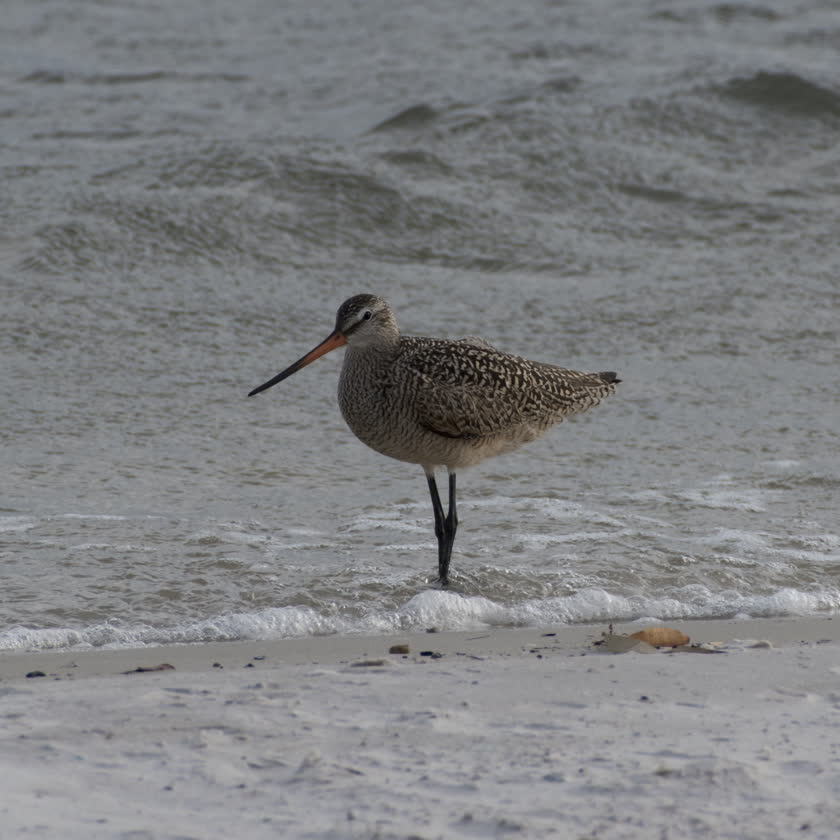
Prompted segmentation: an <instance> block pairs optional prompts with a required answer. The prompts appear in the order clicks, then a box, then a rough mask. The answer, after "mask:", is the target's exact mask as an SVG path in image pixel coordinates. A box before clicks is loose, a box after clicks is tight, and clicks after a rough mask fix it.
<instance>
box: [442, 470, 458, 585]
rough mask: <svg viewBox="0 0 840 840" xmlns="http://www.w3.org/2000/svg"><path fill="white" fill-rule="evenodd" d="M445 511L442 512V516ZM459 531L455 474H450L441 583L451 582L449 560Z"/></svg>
mask: <svg viewBox="0 0 840 840" xmlns="http://www.w3.org/2000/svg"><path fill="white" fill-rule="evenodd" d="M442 513H443V510H441V514H442ZM457 530H458V511H457V510H456V508H455V473H454V472H451V473H449V513H447V515H446V519H444V520H443V535H444V537H445V540H446V542H445V547H444V548H443V549H442V550H441V551H440V557H439V560H438V572H439V574H440V580H441V583H443V584H444V585H446V584H447V583H448V582H449V560H450V558H451V557H452V546H453V545H454V544H455V532H456V531H457Z"/></svg>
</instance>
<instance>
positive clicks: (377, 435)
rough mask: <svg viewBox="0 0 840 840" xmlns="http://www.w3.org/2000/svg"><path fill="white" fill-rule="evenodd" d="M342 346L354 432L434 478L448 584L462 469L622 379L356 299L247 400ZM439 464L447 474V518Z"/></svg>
mask: <svg viewBox="0 0 840 840" xmlns="http://www.w3.org/2000/svg"><path fill="white" fill-rule="evenodd" d="M343 345H347V350H346V352H345V355H344V363H343V365H342V368H341V376H340V378H339V381H338V404H339V406H340V407H341V413H342V414H343V415H344V419H345V421H346V422H347V425H348V426H349V427H350V430H351V431H352V432H353V433H354V434H355V435H356V437H357V438H359V440H361V441H362V442H363V443H365V444H367V445H368V446H369V447H371V449H375V450H376V451H377V452H380V453H382V454H383V455H388V456H389V457H391V458H396V459H397V460H399V461H407V462H408V463H411V464H419V465H420V466H421V467H422V468H423V472H424V473H425V474H426V480H427V481H428V484H429V492H430V493H431V496H432V507H433V509H434V516H435V535H436V536H437V540H438V576H439V581H440V584H441V585H442V586H446V585H447V584H448V582H449V563H450V559H451V556H452V544H453V542H454V541H455V531H456V530H457V528H458V514H457V512H456V506H455V474H456V471H457V470H458V469H459V468H461V467H469V466H472V465H473V464H477V463H478V462H479V461H483V460H484V459H485V458H490V457H492V456H494V455H501V454H503V453H505V452H512V451H513V450H514V449H517V448H518V447H520V446H521V445H522V444H523V443H528V442H530V441H532V440H535V439H536V438H538V437H539V436H540V435H542V434H543V433H544V432H546V431H548V429H549V428H550V427H551V426H553V425H554V424H555V423H557V422H559V421H561V420H562V419H563V418H564V417H568V416H569V415H570V414H579V413H580V412H582V411H586V409H588V408H591V407H592V406H594V405H597V404H598V403H599V402H600V401H601V399H602V398H603V397H605V396H607V395H608V394H612V393H613V392H614V391H615V386H616V384H617V383H618V382H620V381H621V380H620V379H618V378H617V376H616V374H615V373H613V372H612V371H605V372H603V373H579V372H578V371H574V370H567V369H566V368H561V367H555V366H554V365H549V364H543V363H541V362H532V361H529V360H528V359H523V358H520V357H519V356H512V355H509V354H507V353H502V352H501V351H499V350H497V349H496V348H495V347H493V346H491V345H490V344H488V343H487V342H486V341H484V340H483V339H480V338H473V337H470V338H465V339H461V340H460V341H451V340H447V339H442V338H418V337H415V336H406V335H400V331H399V328H398V327H397V321H396V318H395V317H394V313H393V312H392V311H391V307H390V306H389V305H388V303H387V302H386V301H384V300H383V299H382V298H380V297H376V296H375V295H355V296H354V297H351V298H349V299H348V300H346V301H344V303H342V304H341V306H340V307H339V309H338V314H337V315H336V319H335V329H334V330H333V331H332V332H331V333H330V334H329V335H328V336H327V338H325V339H324V341H322V342H321V343H320V344H319V345H318V346H317V347H315V348H313V349H312V350H310V351H309V352H308V353H307V354H306V355H305V356H302V357H301V358H300V359H298V360H297V361H296V362H294V363H293V364H291V365H289V367H287V368H286V369H285V370H284V371H282V372H281V373H278V374H277V376H275V377H273V378H272V379H269V380H268V382H264V383H263V384H262V385H260V386H259V387H257V388H254V390H253V391H251V392H250V393H249V394H248V396H249V397H252V396H254V395H255V394H259V393H260V392H261V391H265V390H266V388H270V387H271V386H272V385H276V384H277V383H278V382H281V381H282V380H284V379H286V377H288V376H291V375H292V374H293V373H295V372H297V371H299V370H300V369H301V368H302V367H305V366H306V365H308V364H309V363H310V362H314V361H315V359H317V358H319V357H320V356H323V355H324V354H325V353H329V352H330V351H331V350H335V349H336V348H337V347H342V346H343ZM438 467H446V469H447V471H448V474H449V508H448V511H447V514H446V516H444V513H443V505H442V504H441V500H440V494H439V493H438V488H437V482H436V481H435V469H436V468H438Z"/></svg>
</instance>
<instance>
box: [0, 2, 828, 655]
mask: <svg viewBox="0 0 840 840" xmlns="http://www.w3.org/2000/svg"><path fill="white" fill-rule="evenodd" d="M838 49H840V11H838V10H837V8H836V5H835V4H833V3H826V2H821V0H802V2H800V3H797V4H794V5H792V4H790V3H788V2H782V0H775V1H770V0H768V1H767V2H758V3H743V4H742V3H713V2H700V0H689V2H680V3H674V2H671V3H667V2H653V0H648V1H647V2H645V1H644V0H624V2H606V0H602V2H597V0H596V1H595V2H593V0H570V2H564V3H556V2H525V3H523V2H521V0H520V1H519V2H515V3H514V2H507V1H506V0H495V2H490V3H458V4H447V3H439V2H422V0H421V2H412V3H397V4H394V3H390V4H352V5H348V4H345V3H339V2H335V0H333V2H315V3H312V2H306V3H303V2H297V3H294V2H293V3H288V4H281V5H280V6H278V5H277V4H275V3H270V2H266V0H243V2H240V3H238V4H233V5H231V4H230V3H221V2H218V3H213V2H209V3H208V2H204V0H202V1H201V2H199V0H173V2H171V3H167V4H137V3H128V2H115V3H108V4H101V3H94V2H88V3H76V4H67V3H64V2H59V0H52V2H50V0H46V1H45V2H41V3H30V2H28V0H10V2H8V3H6V4H5V5H4V25H3V27H2V28H0V55H2V59H0V73H2V106H0V128H2V130H1V131H0V166H2V176H3V180H2V183H3V201H2V202H0V290H1V291H2V304H1V305H0V391H1V392H2V402H0V649H12V650H14V649H33V648H34V649H38V648H72V647H77V646H78V647H88V646H126V645H138V644H153V643H164V642H170V641H179V642H197V641H204V640H222V639H255V638H272V637H287V636H301V635H308V634H329V633H360V632H365V633H392V632H395V631H400V630H405V629H421V628H426V627H432V626H434V627H437V628H439V629H457V628H478V627H483V626H487V625H515V626H516V625H518V626H521V625H534V626H542V625H551V624H556V623H563V622H569V623H580V622H596V623H606V622H609V621H632V620H637V619H647V618H660V619H664V620H678V619H680V618H683V617H693V618H694V617H710V618H711V617H722V616H734V615H739V616H787V615H832V614H836V613H837V611H838V609H840V521H838V519H839V517H838V491H840V388H838V385H837V370H838V364H840V250H838V230H840V141H838V138H840V85H838V81H837V74H836V67H837V54H838ZM359 292H372V293H375V294H380V295H382V296H384V297H386V298H387V299H388V300H389V301H390V302H391V304H392V305H393V307H394V309H395V311H396V313H397V317H398V319H399V321H400V324H401V326H402V328H403V329H404V330H405V331H406V332H408V333H412V334H424V335H435V336H447V337H461V336H464V335H481V336H483V337H484V338H486V339H487V340H489V341H491V342H492V343H493V344H495V345H496V346H498V347H500V348H502V349H504V350H507V351H509V352H513V353H517V354H519V355H523V356H527V357H530V358H535V359H539V360H541V361H547V362H553V363H556V364H560V365H563V366H566V367H572V368H577V369H583V370H616V371H618V372H619V375H620V376H621V378H622V380H623V381H622V383H621V385H620V386H619V389H618V392H617V393H616V394H615V395H614V396H612V397H610V398H609V399H607V400H605V401H604V402H603V403H602V404H601V405H599V406H598V407H596V408H595V409H593V410H591V411H590V412H589V413H587V414H585V415H583V416H581V417H579V418H576V419H574V420H572V421H569V422H565V423H563V424H561V425H559V426H558V427H557V428H556V429H554V430H553V431H552V432H551V433H550V434H548V435H547V436H546V437H544V438H543V439H541V440H540V441H537V442H535V443H533V444H531V445H529V446H527V447H524V448H522V449H521V450H519V451H518V452H516V453H514V454H511V455H508V456H504V457H502V458H498V459H494V460H492V461H490V462H485V463H484V464H482V465H480V466H478V467H476V468H473V469H471V470H466V471H462V472H460V473H459V475H458V483H459V516H460V520H461V524H460V528H459V532H458V536H457V539H456V542H455V551H454V555H453V565H452V572H453V585H452V587H451V588H450V589H449V590H446V591H441V590H440V589H439V588H437V587H436V586H435V585H434V583H433V581H434V578H435V577H436V542H435V538H434V534H433V531H432V513H431V504H430V502H429V499H428V493H427V489H426V482H425V480H424V478H423V474H422V472H421V470H420V469H419V468H416V467H412V466H411V465H406V464H401V463H397V462H395V461H389V460H388V459H385V458H383V457H382V456H379V455H377V454H376V453H374V452H372V451H370V450H367V449H366V448H365V447H364V446H363V445H362V444H361V443H359V442H358V441H356V440H355V438H354V437H353V436H352V434H351V433H350V432H349V431H348V430H347V428H346V427H345V426H344V423H343V421H342V419H341V416H340V414H339V411H338V407H337V404H336V398H335V390H336V386H337V380H338V370H339V367H340V364H341V358H340V356H341V351H339V352H337V353H334V354H331V355H329V356H327V357H325V358H323V359H321V360H319V361H318V362H317V363H316V364H314V365H312V366H310V367H308V368H306V369H305V370H304V371H301V372H299V373H298V374H296V375H295V376H294V377H292V378H291V379H289V380H287V381H285V382H283V383H282V384H281V385H278V386H277V387H275V388H274V389H272V390H271V391H268V392H267V393H265V394H263V395H260V396H259V397H257V398H254V399H250V400H249V399H247V397H246V394H247V392H248V391H249V390H250V389H251V388H253V387H254V386H256V385H258V384H260V383H261V382H263V381H264V380H266V379H267V378H269V377H270V376H271V375H273V374H274V373H276V372H277V371H279V370H281V369H282V368H283V367H285V366H286V365H287V364H288V363H290V362H291V361H293V360H294V359H296V358H298V357H299V356H300V355H302V354H303V353H304V352H305V351H307V350H308V349H310V348H311V347H312V346H314V345H315V344H316V343H317V342H319V341H320V340H321V339H322V338H324V337H325V336H326V335H327V333H328V332H329V331H330V330H331V328H332V324H333V320H334V317H335V310H336V309H337V308H338V306H339V304H340V303H341V302H342V301H343V300H344V299H345V298H347V297H349V296H350V295H352V294H356V293H359Z"/></svg>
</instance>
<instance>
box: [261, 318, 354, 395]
mask: <svg viewBox="0 0 840 840" xmlns="http://www.w3.org/2000/svg"><path fill="white" fill-rule="evenodd" d="M346 343H347V338H346V337H345V335H344V333H343V332H339V330H336V331H335V332H333V333H332V334H330V335H329V336H327V338H325V339H324V340H323V341H322V342H321V343H320V344H319V345H318V346H317V347H315V348H314V349H313V350H310V351H309V352H308V353H307V354H306V355H305V356H302V357H301V358H300V359H298V360H297V361H296V362H294V364H291V365H289V366H288V367H287V368H286V369H285V370H284V371H282V372H281V373H278V374H277V376H275V377H274V378H272V379H269V380H268V382H263V384H262V385H259V386H258V387H256V388H254V390H253V391H251V392H250V393H249V394H248V396H249V397H253V396H254V394H259V393H260V391H265V390H266V388H270V387H271V386H272V385H276V384H277V383H278V382H282V381H283V380H284V379H286V378H287V377H289V376H291V375H292V374H293V373H296V372H297V371H299V370H300V369H301V368H302V367H306V366H307V365H308V364H310V363H311V362H314V361H315V359H318V358H320V357H321V356H323V355H324V354H325V353H329V352H330V350H335V349H336V348H337V347H342V346H343V345H345V344H346Z"/></svg>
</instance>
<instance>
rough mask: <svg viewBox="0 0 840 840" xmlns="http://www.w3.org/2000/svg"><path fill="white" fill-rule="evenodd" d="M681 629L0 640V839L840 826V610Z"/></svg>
mask: <svg viewBox="0 0 840 840" xmlns="http://www.w3.org/2000/svg"><path fill="white" fill-rule="evenodd" d="M673 626H676V627H678V628H679V629H680V630H682V631H683V632H685V633H687V634H689V635H690V636H691V638H692V643H716V645H715V647H714V648H713V649H717V650H719V651H721V652H719V653H700V652H689V651H684V652H667V651H665V650H657V651H655V652H652V653H648V654H642V653H638V652H629V653H625V654H616V653H610V652H605V651H604V650H603V648H602V647H596V646H594V644H593V643H594V642H595V641H596V640H598V639H599V637H600V636H601V633H602V631H603V630H604V629H605V628H602V627H594V626H586V627H581V626H576V627H558V628H555V629H553V630H552V629H545V628H542V629H505V628H499V629H492V630H486V631H476V632H473V633H469V632H466V633H426V634H415V635H407V636H404V637H382V636H378V637H321V638H307V639H294V640H285V641H273V642H253V643H247V642H237V643H230V644H209V645H193V646H181V647H156V648H143V649H132V650H112V651H81V652H78V651H77V652H54V653H32V654H25V653H16V654H5V655H3V656H0V696H2V715H0V721H2V723H0V731H1V732H2V749H0V775H2V778H3V796H2V802H0V825H2V831H0V833H2V836H3V837H43V838H58V837H60V838H92V837H93V838H97V837H103V838H110V837H114V838H133V840H138V839H139V838H213V837H228V836H230V835H232V834H236V835H238V836H241V837H248V838H263V837H265V838H269V837H270V838H276V837H324V838H326V837H339V838H340V837H348V838H351V837H359V838H366V837H399V838H409V837H413V838H438V837H442V838H449V837H469V838H475V837H502V836H505V837H507V836H521V837H543V836H555V837H562V838H635V837H640V838H641V837H645V838H651V837H653V838H687V837H714V838H730V837H731V838H739V840H743V838H776V837H778V838H789V837H810V838H834V837H836V836H837V835H836V832H837V826H838V825H840V804H838V803H840V656H838V652H839V651H838V644H840V632H838V629H840V621H838V620H837V619H834V620H832V619H829V618H826V619H808V620H750V621H711V622H688V623H679V624H675V625H673ZM615 629H616V632H622V633H623V632H633V631H635V630H638V629H639V626H638V625H628V626H626V627H616V628H615ZM756 643H758V644H756ZM395 644H404V645H408V651H409V652H408V653H389V650H390V648H391V646H392V645H395ZM162 664H166V665H170V666H172V669H166V670H161V671H140V672H138V671H136V670H135V669H137V668H153V667H155V666H158V665H162ZM33 672H35V673H38V672H40V673H43V674H44V676H29V677H27V674H33ZM124 672H129V673H124Z"/></svg>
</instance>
